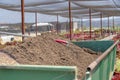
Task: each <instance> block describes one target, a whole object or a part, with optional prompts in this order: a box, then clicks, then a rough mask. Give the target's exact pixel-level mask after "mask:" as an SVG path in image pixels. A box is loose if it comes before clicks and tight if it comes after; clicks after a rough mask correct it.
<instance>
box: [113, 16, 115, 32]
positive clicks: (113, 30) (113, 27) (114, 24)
mask: <svg viewBox="0 0 120 80" xmlns="http://www.w3.org/2000/svg"><path fill="white" fill-rule="evenodd" d="M114 31H115V23H114V16H113V32H114Z"/></svg>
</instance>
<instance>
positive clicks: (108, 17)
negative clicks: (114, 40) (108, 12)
mask: <svg viewBox="0 0 120 80" xmlns="http://www.w3.org/2000/svg"><path fill="white" fill-rule="evenodd" d="M108 34H109V35H110V25H109V16H108Z"/></svg>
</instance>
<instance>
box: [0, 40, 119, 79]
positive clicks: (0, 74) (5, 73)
mask: <svg viewBox="0 0 120 80" xmlns="http://www.w3.org/2000/svg"><path fill="white" fill-rule="evenodd" d="M73 43H74V44H76V45H78V46H79V47H86V48H90V49H92V50H94V51H97V52H102V54H101V56H100V57H99V58H97V59H96V60H95V61H94V62H93V63H91V64H90V65H89V66H88V68H87V69H86V74H85V76H83V80H110V79H111V76H112V74H113V71H114V64H115V57H116V45H117V43H118V41H117V42H116V43H114V42H113V41H83V42H73ZM0 80H77V68H76V67H75V66H46V65H45V66H44V65H39V66H38V65H17V66H0Z"/></svg>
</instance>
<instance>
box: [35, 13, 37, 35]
mask: <svg viewBox="0 0 120 80" xmlns="http://www.w3.org/2000/svg"><path fill="white" fill-rule="evenodd" d="M37 23H38V22H37V12H35V24H36V27H35V32H36V36H37V33H38V25H37Z"/></svg>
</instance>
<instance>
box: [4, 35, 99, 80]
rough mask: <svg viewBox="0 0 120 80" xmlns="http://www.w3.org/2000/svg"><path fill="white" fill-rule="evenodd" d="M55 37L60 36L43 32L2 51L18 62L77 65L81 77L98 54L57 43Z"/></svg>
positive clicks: (71, 45) (72, 45)
mask: <svg viewBox="0 0 120 80" xmlns="http://www.w3.org/2000/svg"><path fill="white" fill-rule="evenodd" d="M55 39H62V38H61V37H59V36H57V35H56V34H54V33H44V34H42V35H41V36H37V37H34V38H28V39H26V40H25V42H24V43H22V44H17V45H16V46H10V47H6V48H4V49H3V51H4V52H5V53H7V54H9V55H10V56H11V57H12V58H13V59H15V60H16V61H17V62H18V63H20V64H35V65H65V66H77V67H78V75H79V78H80V79H81V78H82V77H83V76H84V74H85V72H86V68H87V66H88V65H89V64H90V63H91V62H92V61H94V60H95V59H96V58H97V57H98V55H96V54H90V53H87V52H85V51H84V50H83V49H82V48H80V47H78V46H76V45H74V44H72V43H71V44H69V45H68V46H66V45H63V44H60V43H57V42H55Z"/></svg>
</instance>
